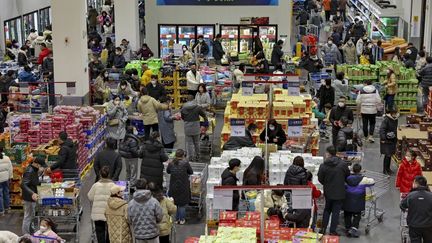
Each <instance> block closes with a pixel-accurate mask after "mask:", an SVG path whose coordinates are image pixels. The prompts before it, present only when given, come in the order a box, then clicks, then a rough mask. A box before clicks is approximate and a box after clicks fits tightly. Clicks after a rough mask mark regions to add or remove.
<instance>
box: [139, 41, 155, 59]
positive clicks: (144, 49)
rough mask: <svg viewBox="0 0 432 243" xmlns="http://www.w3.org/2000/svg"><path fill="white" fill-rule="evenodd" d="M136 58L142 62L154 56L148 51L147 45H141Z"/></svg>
mask: <svg viewBox="0 0 432 243" xmlns="http://www.w3.org/2000/svg"><path fill="white" fill-rule="evenodd" d="M137 56H138V57H140V59H142V60H148V59H149V58H151V57H153V56H154V54H153V52H152V50H150V48H149V46H148V45H147V43H144V44H142V47H141V48H140V49H139V50H138V51H137Z"/></svg>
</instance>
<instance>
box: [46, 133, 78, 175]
mask: <svg viewBox="0 0 432 243" xmlns="http://www.w3.org/2000/svg"><path fill="white" fill-rule="evenodd" d="M59 139H60V141H59V143H60V151H59V154H58V160H57V162H56V163H55V164H53V165H51V166H50V167H49V168H47V172H48V173H51V172H52V171H53V170H56V169H60V170H67V171H63V172H66V173H63V175H64V178H76V177H77V176H78V175H76V173H77V172H76V170H77V169H78V166H77V161H76V157H77V152H76V146H75V144H74V142H73V141H72V140H71V139H70V138H68V134H67V133H66V132H65V131H62V132H60V134H59Z"/></svg>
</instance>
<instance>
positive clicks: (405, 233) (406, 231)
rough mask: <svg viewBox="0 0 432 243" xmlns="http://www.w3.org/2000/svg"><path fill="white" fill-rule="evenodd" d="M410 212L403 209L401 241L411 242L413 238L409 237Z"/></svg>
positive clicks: (403, 242)
mask: <svg viewBox="0 0 432 243" xmlns="http://www.w3.org/2000/svg"><path fill="white" fill-rule="evenodd" d="M407 216H408V212H404V211H401V218H400V231H401V241H402V243H410V242H411V240H410V238H409V228H408V223H407Z"/></svg>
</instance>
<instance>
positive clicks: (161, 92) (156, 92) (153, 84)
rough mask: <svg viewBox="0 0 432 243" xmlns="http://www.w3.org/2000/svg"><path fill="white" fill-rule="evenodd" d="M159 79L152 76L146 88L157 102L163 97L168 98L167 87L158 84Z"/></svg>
mask: <svg viewBox="0 0 432 243" xmlns="http://www.w3.org/2000/svg"><path fill="white" fill-rule="evenodd" d="M158 78H159V77H158V76H157V75H152V76H151V80H150V83H149V84H147V86H146V88H147V91H148V93H149V95H150V96H151V97H153V98H155V100H159V99H160V98H161V97H163V96H166V90H165V87H164V86H163V85H162V84H160V83H159V82H158Z"/></svg>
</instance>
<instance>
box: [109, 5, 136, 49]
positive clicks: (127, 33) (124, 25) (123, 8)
mask: <svg viewBox="0 0 432 243" xmlns="http://www.w3.org/2000/svg"><path fill="white" fill-rule="evenodd" d="M114 12H115V14H114V16H115V20H114V25H115V36H116V41H115V42H116V46H120V44H121V40H122V39H126V40H128V41H129V46H130V47H131V48H132V50H133V51H136V50H138V49H139V47H140V38H139V15H138V0H121V1H115V2H114Z"/></svg>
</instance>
